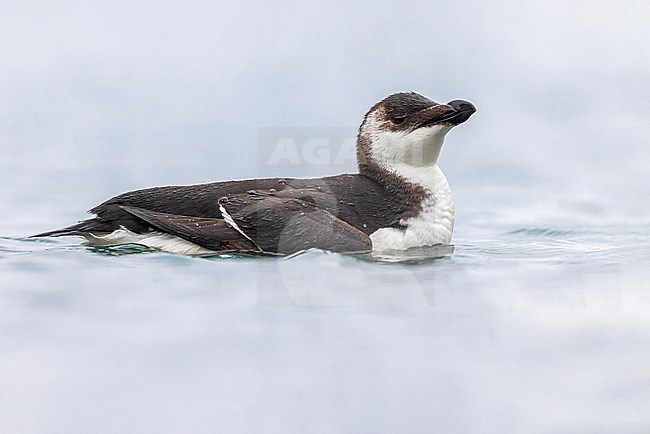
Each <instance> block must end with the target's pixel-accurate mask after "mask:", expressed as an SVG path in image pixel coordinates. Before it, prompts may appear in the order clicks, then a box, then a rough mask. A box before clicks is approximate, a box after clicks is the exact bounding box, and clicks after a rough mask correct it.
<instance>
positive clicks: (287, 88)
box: [0, 0, 650, 221]
mask: <svg viewBox="0 0 650 434" xmlns="http://www.w3.org/2000/svg"><path fill="white" fill-rule="evenodd" d="M648 22H650V4H649V3H648V2H646V1H616V2H615V1H576V2H560V1H552V0H551V1H539V2H515V1H490V2H486V1H466V2H425V1H419V2H381V1H379V2H378V1H372V2H370V1H364V2H348V1H328V2H318V3H317V4H303V3H297V2H288V1H284V2H259V1H258V2H250V1H249V2H246V1H237V2H229V3H227V2H207V1H203V2H201V1H195V2H190V1H187V2H160V1H157V2H153V1H139V2H133V1H128V2H127V1H113V2H99V1H86V2H32V1H4V2H3V3H2V5H0V36H1V37H0V57H1V58H2V59H3V60H2V61H1V63H0V65H1V66H0V95H1V100H2V104H0V161H1V162H0V169H2V174H1V175H0V181H1V182H2V187H0V193H2V194H1V195H0V203H1V202H2V201H5V203H7V202H11V200H12V197H14V199H15V197H18V196H20V197H22V198H25V197H26V196H27V197H30V198H31V199H33V201H34V202H35V204H34V205H33V206H34V207H36V208H38V206H41V207H42V208H43V209H45V208H46V207H47V206H48V200H49V201H50V202H56V203H63V202H65V203H67V204H74V206H75V207H83V209H85V208H89V207H91V206H92V205H94V204H95V203H96V202H98V201H101V200H103V199H105V198H106V194H108V195H113V194H117V193H119V192H121V191H124V190H129V189H134V188H140V187H145V186H151V185H161V184H174V183H196V182H206V181H210V180H219V179H235V178H247V177H255V176H268V175H275V174H277V173H276V172H278V171H282V172H283V173H284V174H285V175H287V176H291V175H303V174H304V173H303V171H302V170H301V169H300V168H298V167H295V166H291V165H286V166H281V167H265V166H264V165H263V164H260V162H259V158H258V157H259V155H260V149H259V146H260V145H259V143H258V136H257V134H258V133H257V132H258V129H259V128H260V127H282V128H287V127H289V128H300V127H331V126H334V127H349V128H350V129H351V131H352V130H353V129H354V128H356V127H357V125H358V124H359V122H360V120H361V118H362V116H363V114H364V113H365V112H366V111H367V109H368V108H369V107H370V106H371V105H372V104H373V103H374V102H376V101H377V100H379V99H381V98H383V97H384V96H386V95H388V94H390V93H392V92H396V91H402V90H415V91H418V92H421V93H423V94H425V95H427V96H429V97H431V98H433V99H435V100H438V101H448V100H451V99H455V98H464V99H468V100H471V101H472V102H474V103H475V104H476V105H477V106H478V109H479V112H478V113H477V114H476V115H475V116H474V117H473V118H472V119H471V121H470V122H468V123H467V124H465V125H463V126H462V127H460V128H458V129H457V130H455V131H453V132H452V133H451V134H450V135H449V137H448V139H447V143H446V146H445V149H444V150H443V155H442V160H441V166H442V167H443V169H444V170H445V172H446V173H447V175H448V177H449V178H450V180H451V183H452V188H453V189H454V191H455V193H456V196H457V202H459V203H460V204H462V203H465V204H467V203H468V202H469V201H471V200H473V199H475V198H476V197H477V196H480V197H482V198H483V201H484V202H485V203H486V209H487V208H488V207H490V206H494V204H495V201H496V203H498V202H499V201H511V202H517V201H520V200H521V198H522V197H525V198H526V201H527V203H526V205H525V206H526V207H527V208H528V209H529V211H530V210H533V211H534V210H535V209H545V208H548V207H549V204H550V203H552V204H553V205H552V209H553V212H552V213H550V212H547V213H546V214H545V213H544V212H541V214H539V215H541V216H544V215H547V216H548V215H550V214H553V213H558V212H559V213H561V212H562V207H563V206H564V205H566V206H567V208H566V209H565V210H564V211H566V212H567V213H573V212H574V211H575V210H576V209H578V208H580V207H584V208H585V209H590V210H594V209H596V210H600V211H601V215H602V217H603V218H612V219H616V218H618V217H620V216H623V215H627V216H630V215H632V216H636V217H638V218H640V219H645V220H646V221H647V217H645V216H646V215H647V212H648V210H650V207H649V206H648V205H646V202H647V197H649V194H648V193H650V192H649V191H648V190H649V188H648V181H647V178H648V172H649V170H648V169H649V167H650V151H649V148H650V147H649V145H650V143H649V141H650V140H649V137H650V126H649V125H650V122H648V119H649V118H650V116H649V115H650V103H649V101H650V84H649V83H650V42H649V41H650V26H649V25H648ZM354 170H355V167H354V164H353V162H352V161H351V160H350V161H348V162H346V163H345V164H338V165H336V164H334V165H331V166H324V167H316V168H314V174H315V175H322V174H325V173H337V172H340V171H354ZM17 192H18V193H17ZM29 192H33V194H32V195H31V196H30V195H29V194H28V193H29ZM12 195H13V196H12ZM531 196H534V200H532V198H531ZM559 196H562V197H569V198H571V200H565V199H559V198H558V197H559ZM3 197H4V199H3ZM43 197H47V198H48V199H47V200H46V201H45V202H43ZM36 203H38V204H40V205H36ZM563 204H564V205H563ZM576 207H577V208H576ZM32 209H34V208H32ZM39 209H40V208H39ZM465 209H466V208H465ZM27 211H28V210H27ZM75 212H78V209H77V208H75ZM461 213H462V209H461ZM80 217H82V216H80Z"/></svg>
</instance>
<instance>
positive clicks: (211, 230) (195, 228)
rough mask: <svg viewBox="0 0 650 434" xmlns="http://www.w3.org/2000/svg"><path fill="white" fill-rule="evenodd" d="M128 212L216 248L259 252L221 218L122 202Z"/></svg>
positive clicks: (224, 250)
mask: <svg viewBox="0 0 650 434" xmlns="http://www.w3.org/2000/svg"><path fill="white" fill-rule="evenodd" d="M122 209H124V211H126V212H128V213H129V214H131V215H133V216H135V217H137V218H139V219H142V220H143V221H145V222H147V223H148V224H150V225H151V226H153V227H154V228H157V229H159V230H161V231H163V232H167V233H170V234H173V235H176V236H178V237H181V238H183V239H186V240H188V241H191V242H193V243H194V244H198V245H199V246H202V247H205V248H206V249H210V250H215V251H219V252H228V251H239V252H249V251H250V252H259V250H260V249H259V248H258V247H257V246H256V245H255V244H254V243H253V242H252V241H250V240H249V239H247V238H245V237H243V236H242V234H241V233H239V232H238V231H236V230H235V229H233V228H232V227H231V226H230V225H229V224H228V223H226V222H225V221H224V220H223V219H217V218H205V217H192V216H184V215H175V214H166V213H161V212H156V211H151V210H147V209H142V208H134V207H130V206H123V207H122Z"/></svg>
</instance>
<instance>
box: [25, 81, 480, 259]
mask: <svg viewBox="0 0 650 434" xmlns="http://www.w3.org/2000/svg"><path fill="white" fill-rule="evenodd" d="M475 111H476V108H475V107H474V105H472V103H470V102H468V101H463V100H454V101H450V102H449V103H447V104H439V103H437V102H434V101H432V100H431V99H429V98H427V97H424V96H422V95H420V94H418V93H415V92H401V93H395V94H392V95H390V96H388V97H386V98H385V99H383V100H381V101H380V102H378V103H377V104H375V105H374V106H372V108H371V109H370V110H369V111H368V113H367V114H366V115H365V117H364V119H363V122H362V123H361V126H360V127H359V134H358V137H357V162H358V167H359V173H356V174H343V175H336V176H328V177H324V178H313V179H295V178H265V179H249V180H242V181H225V182H213V183H209V184H198V185H188V186H167V187H154V188H147V189H143V190H136V191H131V192H128V193H124V194H120V195H119V196H115V197H113V198H111V199H109V200H107V201H106V202H104V203H102V204H101V205H98V206H96V207H95V208H93V209H91V210H90V211H89V212H90V213H93V214H95V215H96V216H95V217H94V218H91V219H88V220H84V221H81V222H79V223H77V224H75V225H72V226H69V227H66V228H63V229H58V230H54V231H50V232H44V233H41V234H38V235H34V236H35V237H46V236H64V235H80V236H83V237H85V238H86V240H87V244H89V245H92V246H109V245H120V244H140V245H144V246H147V247H151V248H155V249H160V250H164V251H169V252H174V253H183V254H211V253H215V252H216V253H220V252H238V253H250V254H291V253H294V252H297V251H300V250H304V249H309V248H318V249H323V250H330V251H335V252H368V251H372V252H384V251H391V250H406V249H408V248H411V247H422V246H430V245H436V244H449V243H450V242H451V234H452V231H453V226H454V202H453V199H452V195H451V190H450V189H449V184H448V183H447V179H446V178H445V175H444V174H443V173H442V171H441V170H440V168H439V167H438V156H439V155H440V149H441V147H442V144H443V141H444V139H445V135H446V134H447V133H448V132H449V130H451V129H452V128H453V127H455V126H456V125H459V124H461V123H463V122H465V121H466V120H467V119H469V117H470V116H471V115H472V114H473V113H474V112H475Z"/></svg>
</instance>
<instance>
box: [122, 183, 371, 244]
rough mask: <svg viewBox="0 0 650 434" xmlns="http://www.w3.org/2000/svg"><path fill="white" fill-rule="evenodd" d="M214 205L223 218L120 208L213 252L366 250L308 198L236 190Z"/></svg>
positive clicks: (357, 235) (362, 240) (359, 236)
mask: <svg viewBox="0 0 650 434" xmlns="http://www.w3.org/2000/svg"><path fill="white" fill-rule="evenodd" d="M219 205H220V208H221V212H222V214H223V215H224V217H225V219H217V218H201V217H191V216H183V215H174V214H167V213H159V212H155V211H150V210H144V209H140V208H133V207H122V208H123V209H124V211H126V212H128V213H129V214H131V215H133V216H135V217H137V218H140V219H142V220H143V221H145V222H147V223H148V224H149V225H151V226H153V227H155V228H157V229H159V230H161V231H164V232H167V233H170V234H173V235H176V236H179V237H181V238H184V239H186V240H188V241H191V242H193V243H195V244H198V245H199V246H202V247H205V248H208V249H211V250H216V251H233V250H237V251H249V252H258V253H259V252H264V253H279V254H291V253H295V252H298V251H301V250H305V249H309V248H318V249H323V250H329V251H333V252H365V251H369V250H371V249H372V242H371V241H370V238H369V237H368V236H367V235H366V234H365V233H363V232H362V231H360V230H358V229H356V228H355V227H353V226H351V225H349V224H347V223H345V222H344V221H342V220H340V219H338V218H336V217H334V216H333V215H332V214H331V213H329V212H328V211H326V210H324V209H321V208H318V207H317V206H316V205H314V204H313V203H311V202H307V201H304V200H300V199H295V198H283V197H277V196H275V195H273V194H242V195H235V196H231V197H229V198H228V199H227V200H226V199H224V200H222V201H221V202H220V204H219Z"/></svg>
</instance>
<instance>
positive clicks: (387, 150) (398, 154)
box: [370, 125, 452, 167]
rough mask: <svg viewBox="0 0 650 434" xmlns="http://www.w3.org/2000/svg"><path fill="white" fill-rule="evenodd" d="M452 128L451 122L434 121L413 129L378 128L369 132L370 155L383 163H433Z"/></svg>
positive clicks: (413, 164) (411, 164) (416, 164)
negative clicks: (427, 125)
mask: <svg viewBox="0 0 650 434" xmlns="http://www.w3.org/2000/svg"><path fill="white" fill-rule="evenodd" d="M372 126H373V125H371V127H372ZM451 128H452V126H451V125H433V126H430V127H422V128H417V129H415V130H413V131H410V132H409V131H386V130H384V131H382V130H380V129H378V128H375V130H374V131H371V132H370V138H371V143H372V145H371V149H370V151H371V156H372V158H373V159H374V160H375V161H376V162H377V164H379V165H380V166H384V167H386V166H390V165H392V164H396V163H404V164H408V165H410V166H416V167H423V166H433V165H435V164H436V163H437V162H438V157H439V156H440V150H441V149H442V144H443V143H444V141H445V136H446V135H447V133H448V132H449V130H451Z"/></svg>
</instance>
